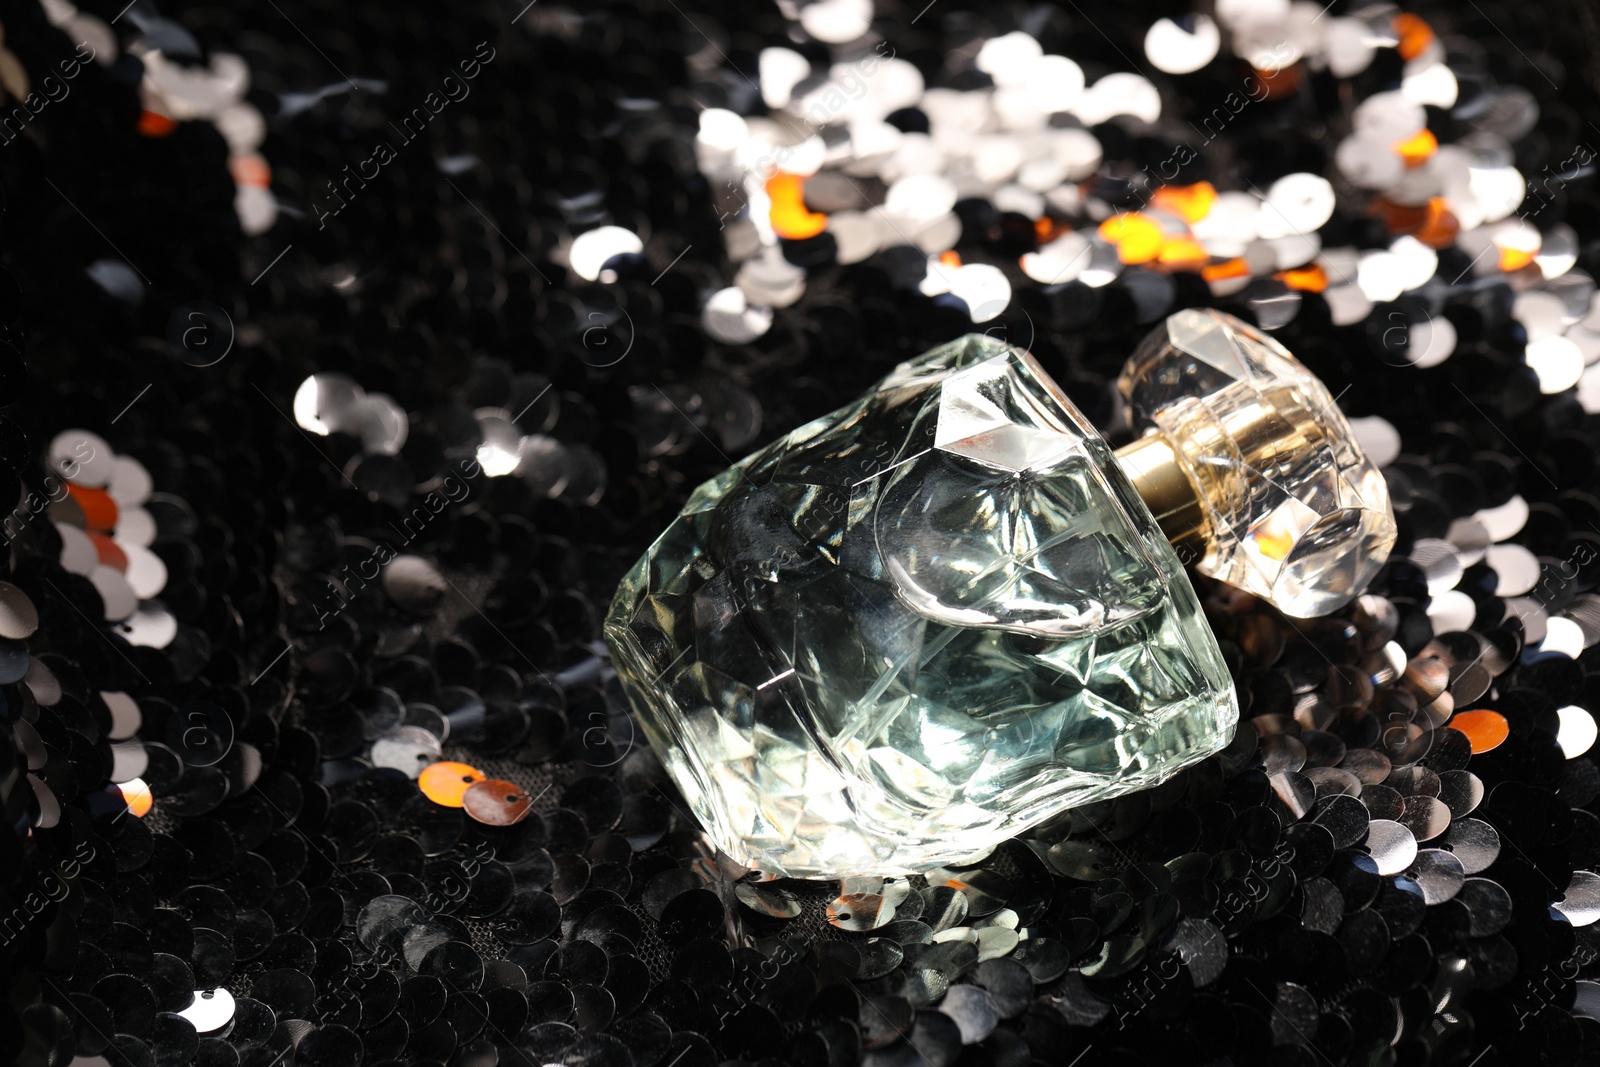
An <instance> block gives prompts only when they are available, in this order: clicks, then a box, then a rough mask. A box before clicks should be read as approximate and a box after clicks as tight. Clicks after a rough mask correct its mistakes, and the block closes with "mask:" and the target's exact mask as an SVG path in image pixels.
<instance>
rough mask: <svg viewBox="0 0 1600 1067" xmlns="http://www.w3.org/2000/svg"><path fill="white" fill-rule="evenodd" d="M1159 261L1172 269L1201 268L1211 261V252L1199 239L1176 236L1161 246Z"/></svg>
mask: <svg viewBox="0 0 1600 1067" xmlns="http://www.w3.org/2000/svg"><path fill="white" fill-rule="evenodd" d="M1157 261H1158V262H1159V263H1160V264H1161V265H1162V266H1163V267H1166V268H1168V269H1170V270H1191V271H1193V270H1200V269H1201V268H1203V267H1204V266H1205V265H1206V264H1207V263H1209V262H1210V261H1211V253H1209V252H1207V251H1206V249H1205V246H1204V245H1202V244H1201V243H1200V242H1199V241H1196V240H1193V239H1191V238H1188V237H1174V238H1173V239H1172V240H1170V241H1168V242H1167V243H1166V244H1164V245H1162V246H1161V255H1160V256H1159V257H1157Z"/></svg>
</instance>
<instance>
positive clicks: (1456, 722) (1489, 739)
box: [1450, 711, 1511, 755]
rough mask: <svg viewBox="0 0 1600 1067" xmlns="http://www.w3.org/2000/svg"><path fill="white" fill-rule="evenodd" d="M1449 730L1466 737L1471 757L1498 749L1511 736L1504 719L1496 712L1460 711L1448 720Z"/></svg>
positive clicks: (1508, 726)
mask: <svg viewBox="0 0 1600 1067" xmlns="http://www.w3.org/2000/svg"><path fill="white" fill-rule="evenodd" d="M1450 728H1451V729H1452V730H1458V731H1460V732H1461V733H1463V734H1466V735H1467V740H1468V741H1470V742H1471V743H1472V752H1473V755H1477V754H1479V753H1482V752H1489V751H1491V750H1493V749H1496V748H1499V747H1500V745H1501V744H1502V743H1503V742H1504V741H1505V739H1506V738H1508V737H1510V736H1511V726H1510V724H1508V723H1507V722H1506V717H1505V716H1504V715H1501V714H1500V713H1499V712H1497V711H1462V712H1458V713H1457V714H1456V716H1455V718H1453V719H1451V720H1450Z"/></svg>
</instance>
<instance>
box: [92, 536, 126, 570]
mask: <svg viewBox="0 0 1600 1067" xmlns="http://www.w3.org/2000/svg"><path fill="white" fill-rule="evenodd" d="M89 540H90V541H91V542H93V544H94V550H95V553H96V554H97V555H98V556H99V557H100V562H101V563H103V564H105V565H106V566H107V567H110V568H111V569H112V570H118V571H121V572H122V573H124V574H126V573H128V554H127V553H126V552H124V551H122V546H121V545H119V544H117V543H116V542H115V541H113V540H112V539H111V538H110V537H109V536H108V535H106V534H103V533H91V534H90V535H89Z"/></svg>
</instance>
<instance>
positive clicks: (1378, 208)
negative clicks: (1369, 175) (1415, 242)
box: [1370, 196, 1428, 236]
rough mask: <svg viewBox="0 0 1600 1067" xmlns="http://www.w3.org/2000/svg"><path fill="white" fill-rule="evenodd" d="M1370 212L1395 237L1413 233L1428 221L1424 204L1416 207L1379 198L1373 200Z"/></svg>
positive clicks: (1426, 208)
mask: <svg viewBox="0 0 1600 1067" xmlns="http://www.w3.org/2000/svg"><path fill="white" fill-rule="evenodd" d="M1370 211H1371V213H1372V214H1373V215H1376V216H1377V217H1378V218H1380V219H1382V220H1383V224H1384V226H1385V227H1386V228H1387V229H1388V231H1389V232H1390V233H1392V234H1395V235H1396V236H1398V235H1399V234H1402V233H1415V232H1416V231H1417V230H1418V229H1421V227H1422V224H1423V223H1425V222H1427V221H1428V207H1427V205H1426V204H1423V205H1420V206H1417V207H1413V206H1411V205H1410V204H1396V203H1395V202H1394V201H1392V200H1386V199H1384V198H1383V197H1381V196H1380V197H1375V198H1374V199H1373V201H1372V207H1371V208H1370Z"/></svg>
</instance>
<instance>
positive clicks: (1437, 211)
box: [1416, 196, 1461, 248]
mask: <svg viewBox="0 0 1600 1067" xmlns="http://www.w3.org/2000/svg"><path fill="white" fill-rule="evenodd" d="M1460 233H1461V220H1459V219H1457V218H1456V216H1455V213H1454V212H1452V211H1451V210H1450V209H1449V208H1448V207H1446V206H1445V201H1444V197H1442V196H1436V197H1434V198H1433V199H1432V200H1429V201H1428V207H1427V215H1426V217H1425V218H1424V219H1423V222H1422V225H1421V226H1419V227H1418V228H1417V232H1416V238H1417V240H1419V241H1421V242H1422V243H1423V244H1425V245H1427V246H1428V247H1429V248H1449V247H1450V246H1451V245H1453V244H1455V243H1456V237H1457V236H1458V235H1459V234H1460Z"/></svg>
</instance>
